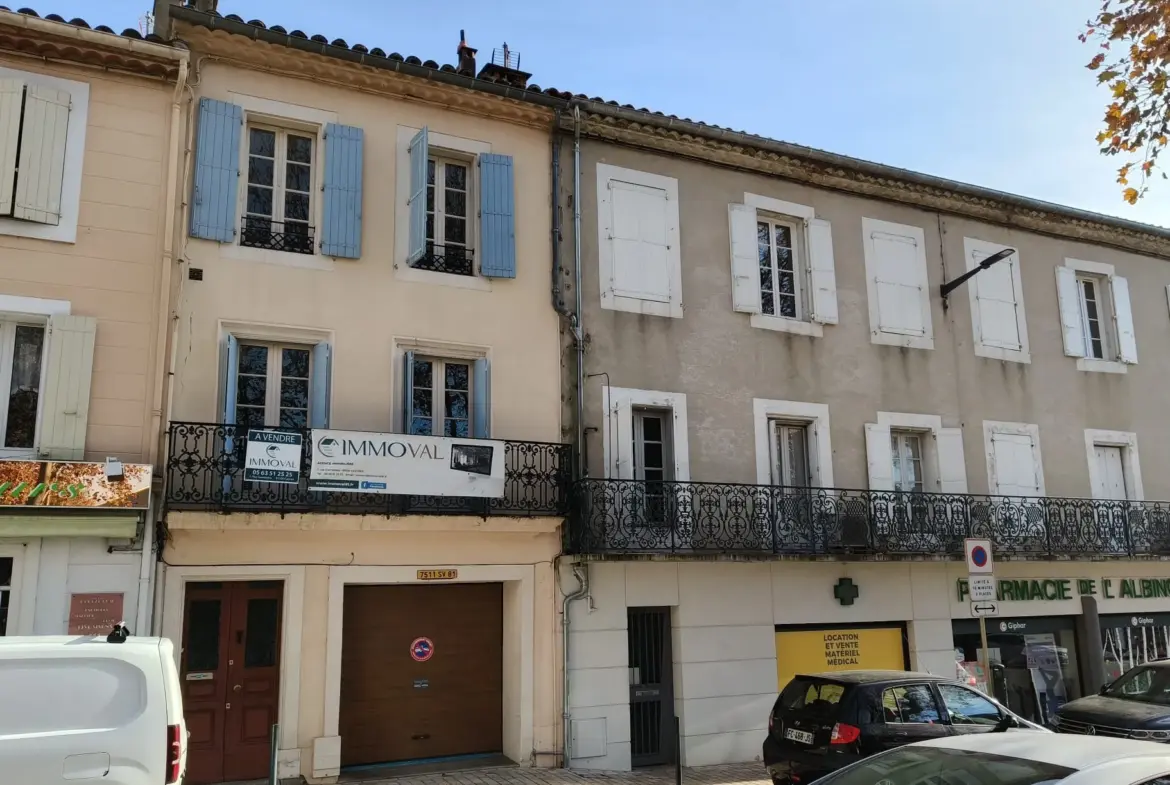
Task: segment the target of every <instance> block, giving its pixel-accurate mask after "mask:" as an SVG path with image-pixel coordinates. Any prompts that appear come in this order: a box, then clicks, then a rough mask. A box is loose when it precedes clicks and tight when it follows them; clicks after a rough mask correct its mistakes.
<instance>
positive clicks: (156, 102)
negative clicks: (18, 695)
mask: <svg viewBox="0 0 1170 785" xmlns="http://www.w3.org/2000/svg"><path fill="white" fill-rule="evenodd" d="M34 47H35V51H36V53H37V54H36V56H29V55H28V51H30V49H32V48H34ZM95 64H100V65H95ZM186 72H187V60H186V53H185V52H182V51H180V50H177V49H173V48H171V47H168V46H164V45H163V44H161V43H160V42H158V40H157V39H152V40H149V41H146V40H142V39H141V37H128V36H119V35H115V34H113V33H105V32H99V31H95V30H89V29H87V28H82V27H78V26H73V25H69V24H65V23H63V22H54V21H50V20H44V19H39V18H37V17H36V16H35V15H32V14H28V13H25V12H23V11H22V12H21V13H14V12H10V11H8V10H0V387H3V389H5V390H6V391H9V392H6V394H5V399H4V401H3V403H2V404H0V409H3V416H2V419H0V459H9V460H21V459H24V460H48V459H57V460H86V461H103V460H105V459H106V458H107V457H116V458H118V459H120V460H121V461H122V462H124V463H146V464H152V465H155V483H156V484H155V487H154V492H153V494H152V504H151V507H150V509H149V510H143V511H142V512H139V513H135V512H131V513H129V514H121V515H119V514H117V513H113V512H111V511H109V510H105V511H100V512H98V513H96V514H92V515H87V516H85V517H82V518H78V517H76V516H74V517H70V516H67V515H61V514H60V513H58V514H55V515H45V516H42V517H32V516H21V515H20V514H19V513H20V512H21V511H20V510H14V509H8V510H7V511H6V512H5V514H4V515H3V516H2V517H0V525H2V527H3V535H2V536H0V605H2V606H3V608H2V609H0V634H8V635H32V634H38V635H39V634H52V635H60V634H65V633H66V632H67V631H68V630H69V629H70V621H71V604H72V600H73V598H74V597H75V596H78V595H91V594H102V595H112V596H113V598H116V599H114V600H113V603H114V604H115V606H120V607H121V615H122V619H123V620H124V621H125V622H126V623H127V624H128V626H129V627H130V628H131V630H132V631H133V632H134V633H142V632H145V631H147V630H149V627H150V618H151V612H152V608H151V603H152V592H151V586H152V582H153V579H154V566H155V553H154V552H153V548H154V544H155V543H154V521H155V520H156V517H155V516H156V515H157V514H158V508H157V506H156V505H157V504H158V503H159V502H161V496H162V494H161V477H160V472H159V471H158V466H157V463H156V462H157V461H158V459H159V444H160V442H159V440H160V436H161V430H162V417H163V414H162V407H163V400H164V381H165V373H164V368H165V367H164V356H165V349H166V339H167V332H166V329H167V318H166V316H167V312H166V301H167V288H168V286H169V276H170V266H171V243H172V242H173V239H174V231H173V230H174V225H175V216H176V215H177V212H176V209H177V207H176V205H177V202H176V200H175V199H174V198H173V196H172V194H173V192H174V189H175V186H176V177H177V168H178V164H177V161H178V159H179V156H180V153H181V142H182V115H181V114H180V113H179V104H178V97H177V95H176V91H177V89H179V88H177V84H176V83H177V82H181V81H182V80H183V79H184V78H185V76H186ZM22 107H23V114H22ZM17 140H19V141H20V144H21V154H20V155H19V156H18V155H17V151H16V147H15V145H14V144H13V143H14V142H16V141H17ZM38 143H39V145H40V146H39V147H38ZM34 157H35V159H34ZM14 183H15V185H14ZM6 485H7V484H6ZM111 516H112V517H111Z"/></svg>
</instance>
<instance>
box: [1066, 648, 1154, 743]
mask: <svg viewBox="0 0 1170 785" xmlns="http://www.w3.org/2000/svg"><path fill="white" fill-rule="evenodd" d="M1053 724H1054V725H1055V726H1056V730H1057V732H1058V733H1079V734H1089V735H1092V736H1117V737H1120V738H1127V739H1147V740H1149V741H1160V742H1170V661H1161V662H1151V663H1147V664H1145V665H1138V666H1137V667H1135V668H1130V669H1129V670H1128V671H1126V672H1125V673H1124V674H1122V675H1121V677H1120V678H1118V679H1117V680H1116V681H1114V682H1113V683H1111V684H1106V685H1105V686H1104V687H1102V688H1101V692H1100V693H1098V694H1097V695H1090V696H1089V697H1087V698H1078V699H1077V700H1075V701H1069V702H1068V703H1066V704H1064V705H1063V706H1061V707H1060V708H1059V709H1057V710H1056V720H1055V722H1054V723H1053Z"/></svg>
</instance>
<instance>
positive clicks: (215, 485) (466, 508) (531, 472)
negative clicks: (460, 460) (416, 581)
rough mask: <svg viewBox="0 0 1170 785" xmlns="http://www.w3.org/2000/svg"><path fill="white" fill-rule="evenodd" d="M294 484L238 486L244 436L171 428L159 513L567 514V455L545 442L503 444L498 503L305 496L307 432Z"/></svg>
mask: <svg viewBox="0 0 1170 785" xmlns="http://www.w3.org/2000/svg"><path fill="white" fill-rule="evenodd" d="M279 430H282V431H293V432H300V433H303V434H304V440H303V448H302V452H301V481H300V483H299V484H296V485H292V484H280V483H270V482H251V481H245V480H244V477H243V465H244V449H245V442H246V439H247V428H244V427H239V428H237V427H236V426H234V425H219V424H215V423H192V422H173V423H171V426H170V429H169V431H168V440H169V450H168V453H167V465H166V480H167V485H166V506H167V508H168V509H171V510H210V511H216V512H278V513H293V512H320V513H351V514H354V515H475V516H488V515H494V516H501V515H502V516H523V517H529V516H563V515H565V514H567V511H568V499H569V491H570V485H571V480H572V449H571V447H570V446H569V445H567V444H553V443H549V442H513V441H508V442H504V445H505V447H504V496H503V498H499V499H479V498H476V499H472V498H465V497H456V496H395V495H388V494H377V493H353V492H348V491H310V490H309V489H308V477H309V467H310V463H311V457H312V455H311V450H312V446H311V444H310V435H309V429H307V428H306V429H296V428H281V429H279Z"/></svg>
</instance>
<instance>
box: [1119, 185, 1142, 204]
mask: <svg viewBox="0 0 1170 785" xmlns="http://www.w3.org/2000/svg"><path fill="white" fill-rule="evenodd" d="M1139 196H1140V194H1139V193H1138V192H1137V189H1136V188H1126V189H1125V190H1124V191H1122V193H1121V198H1122V199H1124V200H1125V201H1127V202H1129V203H1130V204H1137V200H1138V197H1139Z"/></svg>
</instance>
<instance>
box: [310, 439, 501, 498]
mask: <svg viewBox="0 0 1170 785" xmlns="http://www.w3.org/2000/svg"><path fill="white" fill-rule="evenodd" d="M311 438H312V440H313V444H312V447H313V462H312V466H311V468H310V469H309V490H314V491H356V492H361V493H388V494H405V495H413V496H474V497H481V498H501V497H503V495H504V443H503V442H498V441H489V440H487V439H452V438H447V437H443V436H410V435H406V434H400V433H365V432H362V431H334V430H325V429H320V428H314V429H313V431H312V437H311Z"/></svg>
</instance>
